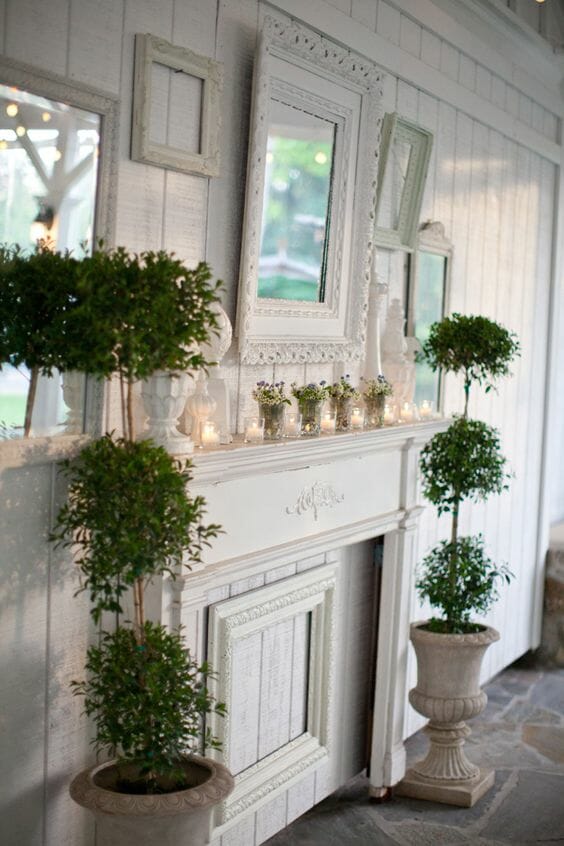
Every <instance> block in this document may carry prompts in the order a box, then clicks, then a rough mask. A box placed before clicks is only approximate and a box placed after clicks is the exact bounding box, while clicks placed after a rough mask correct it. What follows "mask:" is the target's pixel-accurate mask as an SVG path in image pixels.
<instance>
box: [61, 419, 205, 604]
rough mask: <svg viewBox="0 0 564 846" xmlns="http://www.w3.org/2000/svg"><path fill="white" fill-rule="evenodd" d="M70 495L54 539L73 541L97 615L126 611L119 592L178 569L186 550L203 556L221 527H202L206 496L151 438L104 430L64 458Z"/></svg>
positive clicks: (192, 558)
mask: <svg viewBox="0 0 564 846" xmlns="http://www.w3.org/2000/svg"><path fill="white" fill-rule="evenodd" d="M62 466H63V472H64V473H65V475H66V476H67V477H68V479H69V499H68V502H67V503H65V504H64V505H63V506H62V508H61V510H60V512H59V514H58V517H57V522H56V524H55V528H54V530H53V533H52V540H55V541H57V542H59V543H63V544H64V545H66V546H71V545H72V546H73V547H75V548H76V550H77V559H76V560H77V564H78V566H79V568H80V570H81V573H82V576H83V589H87V590H89V591H90V597H91V599H92V603H93V605H92V612H91V613H92V615H93V617H94V619H95V620H99V619H100V616H101V614H102V611H104V610H106V611H118V612H121V610H122V608H121V596H122V594H123V593H124V592H125V591H126V590H127V589H128V588H129V587H130V586H131V585H133V584H134V583H135V582H136V580H138V579H141V580H145V581H146V580H148V579H150V578H151V577H153V576H155V575H159V574H162V573H165V572H168V573H173V571H174V568H175V567H177V566H179V565H180V564H182V562H183V559H184V558H185V557H189V560H190V561H198V560H199V558H200V553H201V551H202V549H203V546H204V545H209V540H210V538H212V537H215V536H216V535H217V533H218V530H219V526H216V525H214V524H210V525H208V526H203V525H202V523H201V519H202V516H203V513H204V500H203V498H202V497H199V496H196V497H194V498H191V497H190V496H189V495H188V493H187V490H186V485H187V483H188V482H189V481H190V479H191V476H190V472H189V465H188V464H187V465H186V466H185V467H184V468H183V469H182V467H181V465H180V462H178V461H175V460H174V459H173V458H172V457H171V456H170V455H169V454H168V453H167V452H166V450H165V449H163V448H162V447H158V446H155V445H154V444H153V443H151V442H150V441H139V442H133V443H132V442H129V441H125V440H123V439H117V440H114V439H113V438H112V437H111V436H110V435H106V436H104V437H103V438H100V439H99V440H97V441H94V442H93V443H91V444H89V445H88V446H87V447H85V448H84V449H83V450H82V451H81V453H80V454H79V455H78V457H77V458H76V459H74V460H72V461H66V462H63V465H62Z"/></svg>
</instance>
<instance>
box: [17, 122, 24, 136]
mask: <svg viewBox="0 0 564 846" xmlns="http://www.w3.org/2000/svg"><path fill="white" fill-rule="evenodd" d="M25 133H26V129H25V126H21V125H20V126H16V135H17V136H18V138H23V136H24V135H25Z"/></svg>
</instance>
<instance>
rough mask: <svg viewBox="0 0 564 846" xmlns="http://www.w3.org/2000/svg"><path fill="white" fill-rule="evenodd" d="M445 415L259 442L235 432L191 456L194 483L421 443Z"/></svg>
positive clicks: (444, 424) (445, 423)
mask: <svg viewBox="0 0 564 846" xmlns="http://www.w3.org/2000/svg"><path fill="white" fill-rule="evenodd" d="M448 424H449V420H448V419H447V418H438V419H433V420H429V421H426V422H424V423H423V422H418V423H412V424H396V425H394V426H384V427H383V428H381V429H368V430H363V431H361V432H338V433H336V434H334V435H320V436H319V437H306V438H288V439H284V440H280V441H264V442H262V443H260V444H247V443H244V442H243V439H242V438H243V436H242V435H238V436H237V435H236V436H235V440H234V442H233V443H232V444H230V445H225V446H221V447H217V448H215V449H210V450H205V449H197V450H196V451H195V453H194V456H193V465H194V470H193V472H194V480H195V481H196V482H214V481H217V482H220V481H225V480H226V479H233V478H237V477H239V476H242V475H244V476H255V475H262V474H266V473H272V472H276V471H286V470H292V469H296V468H298V467H304V466H308V465H311V464H314V465H315V464H325V463H327V462H330V461H334V460H336V459H342V458H354V457H361V456H363V455H365V454H366V453H367V452H370V453H374V452H379V451H388V450H393V449H398V448H401V447H402V446H403V445H404V444H406V443H408V442H409V443H410V444H413V445H415V446H416V445H418V444H423V443H425V442H426V441H428V440H429V438H431V437H432V436H433V435H434V434H435V432H439V431H441V430H442V429H445V428H446V427H447V426H448Z"/></svg>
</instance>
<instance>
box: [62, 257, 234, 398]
mask: <svg viewBox="0 0 564 846" xmlns="http://www.w3.org/2000/svg"><path fill="white" fill-rule="evenodd" d="M210 279H211V272H210V269H209V267H208V265H207V264H205V263H203V262H201V263H200V264H198V266H197V267H196V268H195V269H194V270H189V269H187V268H186V267H185V266H184V265H183V264H182V262H181V261H179V260H178V259H176V258H175V257H174V255H173V254H171V253H166V252H164V251H159V252H151V251H147V252H143V253H140V254H130V253H129V252H128V251H127V250H126V249H125V248H124V247H117V248H116V249H114V250H108V251H106V250H104V249H98V250H96V251H94V253H93V254H92V255H91V256H88V257H86V258H85V259H84V260H83V261H82V262H81V263H80V274H79V280H78V287H79V295H80V303H79V307H78V308H77V309H76V312H75V314H74V315H73V324H72V331H73V333H74V335H75V337H76V338H80V339H81V347H80V350H78V347H77V352H79V355H77V358H76V360H75V362H74V364H75V369H77V370H81V371H83V372H85V373H93V374H96V375H98V376H103V377H107V376H110V375H112V374H114V373H119V374H121V376H122V377H123V378H124V379H126V380H127V381H129V382H132V381H134V380H138V379H146V378H148V377H149V376H150V375H151V374H152V373H154V372H155V371H157V370H187V369H197V368H200V367H202V366H205V364H206V361H205V359H204V357H203V356H202V354H201V353H200V352H198V351H197V350H196V348H195V344H198V343H203V342H205V341H207V340H209V333H210V331H213V330H214V329H216V328H217V318H216V314H215V311H214V308H213V307H214V305H215V304H216V303H218V302H219V296H218V291H219V288H220V286H221V283H220V282H217V283H215V284H210Z"/></svg>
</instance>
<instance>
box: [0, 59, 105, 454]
mask: <svg viewBox="0 0 564 846" xmlns="http://www.w3.org/2000/svg"><path fill="white" fill-rule="evenodd" d="M0 79H2V80H3V81H2V83H0V243H1V244H3V245H6V246H11V245H15V244H18V245H19V246H20V247H21V248H22V250H24V251H25V253H31V252H32V251H33V249H34V247H35V246H36V244H37V242H38V241H40V240H42V241H46V242H47V243H48V244H49V246H50V247H51V248H52V249H53V250H56V251H58V252H65V251H66V250H69V251H71V252H72V253H73V255H75V256H76V257H80V255H82V254H83V253H84V251H89V250H91V248H92V243H93V240H94V238H95V237H96V235H98V236H100V237H105V238H106V239H108V236H109V235H110V234H111V225H110V223H109V221H110V214H109V211H108V208H109V203H108V201H107V196H104V194H106V193H107V191H108V182H109V167H110V156H109V150H110V147H111V146H112V145H113V143H114V126H115V123H114V112H115V109H116V103H115V101H113V100H109V99H107V98H105V97H104V96H102V95H97V94H94V93H92V92H82V91H80V89H75V88H74V87H72V86H69V85H68V84H67V83H65V82H60V81H57V80H54V79H49V78H45V77H41V76H36V75H35V74H34V73H33V72H32V71H31V70H30V69H28V68H23V67H22V68H21V69H20V68H19V67H18V66H17V63H14V64H13V65H11V66H9V67H8V66H6V67H3V66H2V65H1V64H0ZM4 83H8V84H4ZM58 95H59V96H58ZM90 107H92V108H90ZM103 130H104V132H105V136H106V137H105V153H104V154H103V151H102V131H103ZM102 187H104V189H105V190H104V191H102ZM30 384H31V374H30V372H29V371H28V369H27V368H26V367H25V366H23V365H20V366H18V367H17V368H16V367H13V366H11V365H10V364H8V363H4V364H3V365H2V366H1V367H0V440H7V439H13V438H20V437H22V436H23V435H24V434H28V435H31V436H36V437H37V436H43V435H56V434H80V433H82V432H83V431H84V430H85V410H86V405H87V391H86V379H85V377H84V376H83V375H82V374H78V373H67V374H64V375H62V374H60V373H59V372H58V371H54V373H53V375H52V376H51V377H46V376H42V375H38V377H37V382H36V385H35V387H34V389H35V397H34V399H33V405H32V404H31V402H28V397H29V395H30V393H31V392H30ZM94 393H95V391H93V392H92V394H94ZM28 405H29V406H30V409H31V413H30V410H29V409H28V419H27V429H28V430H29V431H26V429H25V426H24V424H25V422H26V408H27V406H28Z"/></svg>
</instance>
